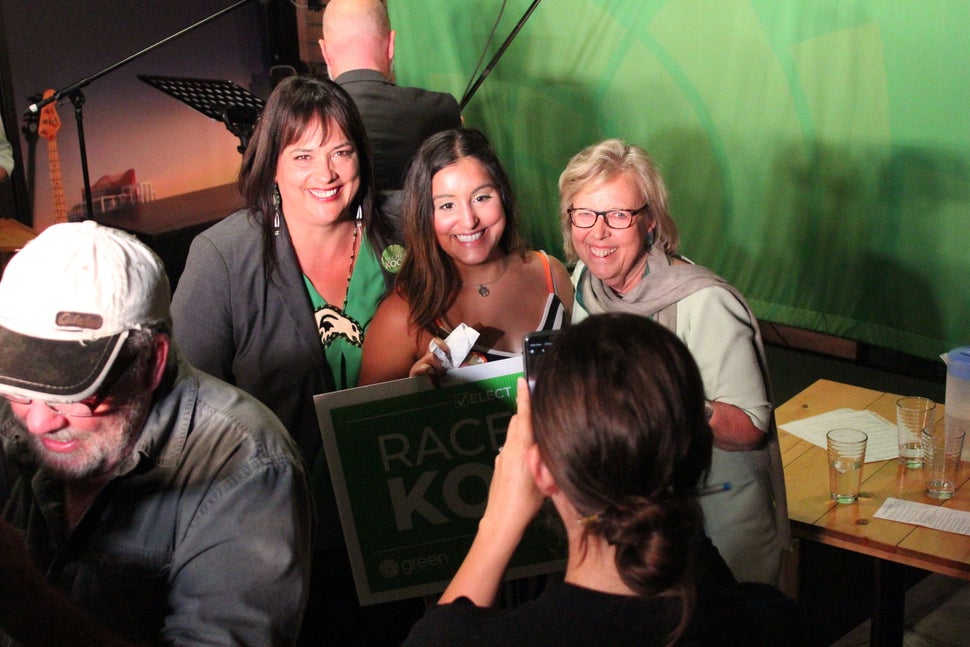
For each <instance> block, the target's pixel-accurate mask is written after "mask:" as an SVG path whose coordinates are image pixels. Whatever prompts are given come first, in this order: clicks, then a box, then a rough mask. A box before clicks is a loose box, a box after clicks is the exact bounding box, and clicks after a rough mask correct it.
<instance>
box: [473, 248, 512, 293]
mask: <svg viewBox="0 0 970 647" xmlns="http://www.w3.org/2000/svg"><path fill="white" fill-rule="evenodd" d="M510 262H511V259H510V258H509V257H508V256H506V257H505V265H504V266H503V267H502V271H501V272H500V273H499V275H498V276H496V277H495V278H494V279H492V280H491V281H488V282H486V283H479V284H478V293H479V294H480V295H481V296H483V297H487V296H488V295H490V294H491V293H492V292H491V290H489V289H488V286H490V285H492V284H493V283H498V282H499V281H500V280H501V279H502V277H503V276H505V273H506V272H508V271H509V265H510Z"/></svg>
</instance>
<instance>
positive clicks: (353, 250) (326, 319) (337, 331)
mask: <svg viewBox="0 0 970 647" xmlns="http://www.w3.org/2000/svg"><path fill="white" fill-rule="evenodd" d="M360 230H361V219H360V212H359V211H358V215H357V220H356V222H355V223H354V237H353V239H352V240H351V242H350V268H349V269H348V270H347V288H346V289H345V290H344V300H343V303H342V304H341V306H340V307H339V308H338V307H337V306H335V305H333V304H330V303H328V304H326V305H324V306H323V307H322V308H320V309H318V310H317V311H316V312H315V313H314V317H315V318H316V321H317V328H318V329H319V331H320V341H321V342H322V343H323V347H324V348H329V346H330V344H331V342H333V341H334V340H335V339H337V338H339V337H343V338H344V339H346V340H347V341H348V342H350V343H351V344H352V345H354V346H357V347H358V348H360V347H361V346H363V343H364V329H363V327H362V326H361V325H360V324H359V323H358V322H357V321H356V320H355V319H354V318H353V317H351V316H350V315H348V314H347V312H346V308H347V299H348V297H349V296H350V280H351V278H352V277H353V276H354V260H355V259H356V258H357V239H358V237H359V235H360Z"/></svg>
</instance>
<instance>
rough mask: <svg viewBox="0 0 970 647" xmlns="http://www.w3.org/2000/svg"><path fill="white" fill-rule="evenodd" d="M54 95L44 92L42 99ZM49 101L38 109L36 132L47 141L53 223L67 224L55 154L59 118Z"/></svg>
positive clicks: (52, 103) (59, 172) (52, 92)
mask: <svg viewBox="0 0 970 647" xmlns="http://www.w3.org/2000/svg"><path fill="white" fill-rule="evenodd" d="M53 94H54V91H53V90H47V91H46V92H44V98H45V99H46V98H47V97H49V96H51V95H53ZM55 103H57V102H56V101H51V102H50V103H48V104H47V105H46V106H44V107H43V108H41V109H40V125H39V126H38V128H37V132H38V133H39V134H40V136H41V137H43V138H44V139H46V140H47V163H48V164H49V165H50V172H51V192H52V193H53V195H54V222H67V204H66V203H65V202H64V187H63V186H62V185H61V158H60V155H59V154H58V152H57V131H59V130H60V129H61V118H60V117H58V116H57V109H56V108H55V107H54V104H55Z"/></svg>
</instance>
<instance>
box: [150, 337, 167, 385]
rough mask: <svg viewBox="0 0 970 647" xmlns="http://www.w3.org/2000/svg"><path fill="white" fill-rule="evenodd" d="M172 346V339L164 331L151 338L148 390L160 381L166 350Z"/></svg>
mask: <svg viewBox="0 0 970 647" xmlns="http://www.w3.org/2000/svg"><path fill="white" fill-rule="evenodd" d="M171 347H172V340H171V339H170V338H169V336H168V335H167V334H166V333H158V334H157V335H155V337H154V339H153V340H152V354H151V368H150V370H149V374H148V378H149V379H150V384H149V386H150V387H151V388H150V390H151V391H154V390H155V389H157V388H158V385H159V384H161V383H162V376H163V375H165V366H166V364H168V351H169V349H170V348H171Z"/></svg>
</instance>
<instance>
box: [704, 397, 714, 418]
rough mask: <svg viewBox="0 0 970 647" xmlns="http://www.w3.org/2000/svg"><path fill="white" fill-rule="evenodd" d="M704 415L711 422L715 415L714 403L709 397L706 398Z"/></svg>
mask: <svg viewBox="0 0 970 647" xmlns="http://www.w3.org/2000/svg"><path fill="white" fill-rule="evenodd" d="M704 416H705V417H706V418H707V421H708V422H710V421H711V418H713V417H714V403H713V402H711V401H710V400H708V399H707V398H704Z"/></svg>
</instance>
